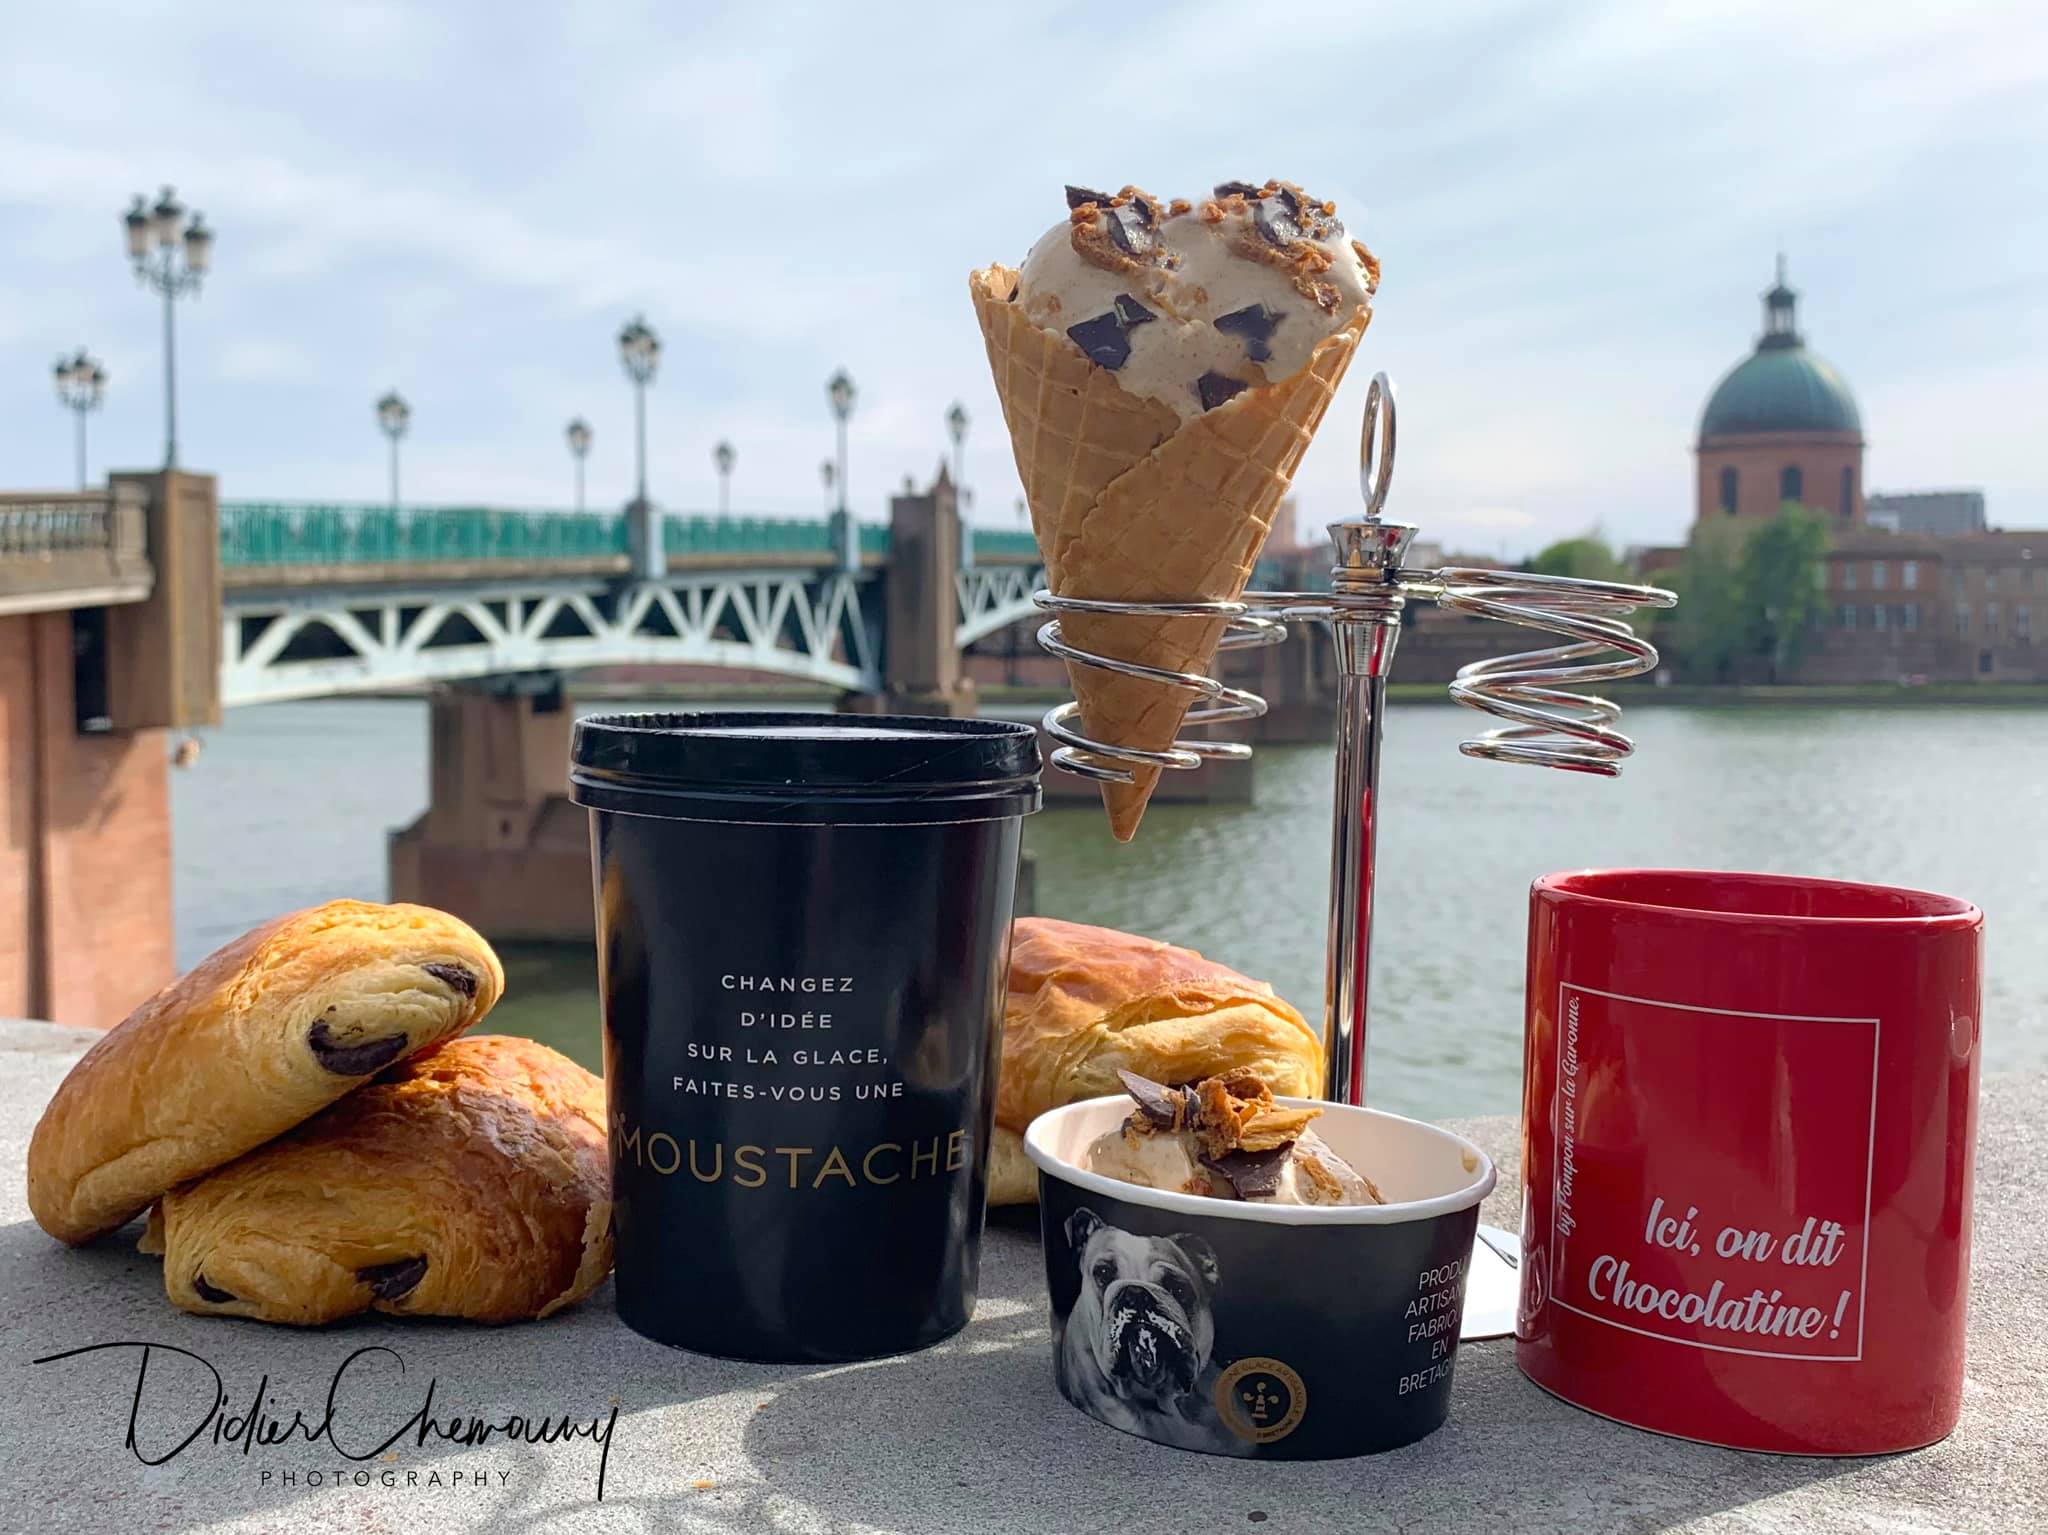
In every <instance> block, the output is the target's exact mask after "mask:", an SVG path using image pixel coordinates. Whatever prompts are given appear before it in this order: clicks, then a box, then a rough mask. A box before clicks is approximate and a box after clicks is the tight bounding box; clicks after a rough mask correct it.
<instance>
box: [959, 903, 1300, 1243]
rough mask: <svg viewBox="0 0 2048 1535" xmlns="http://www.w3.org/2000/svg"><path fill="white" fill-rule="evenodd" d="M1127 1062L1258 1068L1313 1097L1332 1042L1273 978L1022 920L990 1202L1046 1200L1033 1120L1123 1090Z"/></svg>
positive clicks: (1166, 948) (1278, 1084)
mask: <svg viewBox="0 0 2048 1535" xmlns="http://www.w3.org/2000/svg"><path fill="white" fill-rule="evenodd" d="M1119 1071H1131V1072H1134V1073H1136V1074H1137V1075H1139V1076H1141V1077H1147V1078H1149V1079H1151V1080H1152V1081H1154V1082H1162V1083H1165V1084H1167V1085H1169V1086H1182V1085H1184V1084H1186V1083H1190V1082H1197V1081H1200V1080H1201V1079H1202V1078H1204V1077H1217V1076H1234V1075H1238V1074H1243V1073H1249V1074H1250V1075H1251V1076H1254V1077H1256V1078H1257V1079H1258V1080H1259V1081H1260V1082H1262V1083H1264V1084H1265V1085H1266V1087H1267V1088H1269V1089H1270V1090H1271V1091H1273V1092H1275V1093H1278V1094H1281V1095H1283V1096H1284V1095H1300V1096H1306V1097H1313V1096H1314V1095H1316V1094H1317V1093H1320V1092H1321V1091H1322V1087H1323V1046H1322V1041H1321V1040H1320V1039H1319V1038H1318V1037H1317V1035H1316V1031H1315V1030H1314V1029H1312V1028H1311V1027H1309V1024H1308V1020H1307V1019H1305V1018H1303V1017H1302V1016H1301V1014H1300V1013H1298V1012H1296V1011H1295V1010H1294V1009H1293V1008H1292V1007H1290V1006H1288V1005H1287V1003H1286V1002H1284V1001H1282V1000H1281V999H1280V998H1279V997H1278V996H1276V995H1274V992H1273V988H1272V987H1271V986H1268V985H1267V984H1266V983H1265V982H1264V981H1254V980H1251V979H1248V978H1247V977H1245V976H1242V975H1240V974H1238V973H1237V972H1236V971H1235V970H1232V969H1231V968H1230V967H1229V966H1228V965H1219V964H1217V963H1216V962H1215V961H1214V960H1210V959H1204V958H1203V957H1202V956H1201V955H1200V954H1197V953H1196V952H1195V951H1194V950H1193V949H1182V948H1176V947H1175V946H1174V945H1172V944H1170V943H1161V942H1159V941H1158V940H1156V939H1152V938H1140V937H1138V936H1136V935H1135V934H1132V933H1120V932H1117V931H1115V930H1114V929H1112V928H1106V927H1085V926H1082V925H1081V924H1080V923H1076V922H1058V921H1054V920H1052V919H1051V918H1047V917H1021V918H1019V919H1018V921H1017V923H1016V925H1015V927H1014V928H1013V929H1012V933H1011V941H1010V989H1009V997H1008V999H1007V1001H1006V1002H1005V1004H1004V1008H1003V1072H1002V1082H1001V1085H1000V1087H999V1088H998V1090H997V1094H996V1130H995V1138H994V1141H993V1143H992V1145H991V1146H990V1156H989V1203H991V1204H999V1205H1000V1204H1030V1203H1032V1202H1034V1201H1035V1200H1036V1199H1037V1198H1038V1175H1037V1173H1036V1171H1035V1170H1034V1169H1033V1168H1032V1166H1031V1163H1030V1160H1029V1159H1028V1158H1027V1157H1026V1156H1025V1154H1024V1138H1023V1137H1024V1130H1025V1128H1026V1127H1027V1126H1028V1125H1030V1123H1031V1121H1032V1120H1033V1119H1035V1118H1037V1117H1038V1116H1039V1115H1040V1114H1042V1113H1044V1112H1045V1111H1046V1110H1047V1109H1054V1108H1058V1107H1059V1106H1060V1105H1062V1104H1066V1103H1076V1102H1079V1101H1080V1100H1081V1099H1084V1098H1100V1097H1103V1096H1106V1095H1108V1094H1112V1093H1117V1094H1120V1093H1122V1092H1123V1090H1124V1088H1123V1082H1122V1080H1121V1079H1120V1078H1119V1077H1118V1075H1117V1073H1118V1072H1119Z"/></svg>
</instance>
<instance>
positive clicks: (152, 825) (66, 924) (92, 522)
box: [0, 471, 220, 1028]
mask: <svg viewBox="0 0 2048 1535" xmlns="http://www.w3.org/2000/svg"><path fill="white" fill-rule="evenodd" d="M215 508H216V500H215V490H214V481H213V479H212V477H211V476H209V475H196V474H184V473H180V472H177V471H166V472H161V473H152V474H136V475H116V476H114V477H113V480H112V482H111V483H110V484H109V485H108V487H107V488H106V489H105V490H100V491H88V492H80V493H78V494H76V495H70V494H66V495H62V496H33V495H31V496H0V534H4V535H5V536H4V538H0V1015H5V1016H13V1017H30V1018H49V1019H54V1020H55V1021H57V1022H59V1023H71V1024H79V1025H83V1026H86V1027H91V1028H107V1027H110V1026H112V1025H113V1024H116V1023H119V1022H120V1021H121V1019H122V1018H123V1017H124V1016H125V1015H126V1014H127V1013H128V1012H129V1011H130V1010H131V1009H133V1008H134V1007H135V1006H136V1004H138V1003H139V1002H141V1001H143V1000H144V999H145V998H147V997H148V996H149V995H150V994H151V993H152V992H154V991H156V990H157V989H158V988H160V987H161V986H163V985H164V984H165V983H166V982H168V981H169V980H170V979H171V977H172V975H173V974H174V973H175V962H176V946H175V943H174V941H173V939H174V934H173V929H172V905H171V816H170V792H169V761H168V756H167V742H166V740H165V730H166V729H167V728H176V727H182V726H189V725H206V724H216V723H218V722H219V719H220V700H219V678H220V655H219V649H218V646H219V642H220V543H219V533H218V528H217V521H216V512H215Z"/></svg>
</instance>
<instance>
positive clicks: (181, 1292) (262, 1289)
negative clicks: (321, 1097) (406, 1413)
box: [143, 1035, 612, 1326]
mask: <svg viewBox="0 0 2048 1535" xmlns="http://www.w3.org/2000/svg"><path fill="white" fill-rule="evenodd" d="M143 1250H144V1251H147V1252H161V1253H162V1254H163V1255H164V1289H165V1292H166V1293H167V1294H168V1295H169V1296H170V1298H171V1300H172V1301H173V1302H174V1303H175V1304H176V1305H178V1306H180V1307H182V1308H183V1309H184V1310H186V1311H192V1312H197V1313H199V1314H201V1315H205V1316H241V1317H254V1318H256V1319H258V1320H260V1321H265V1322H286V1323H293V1324H297V1325H300V1326H316V1325H318V1324H320V1323H323V1322H332V1321H334V1320H336V1319H338V1318H340V1317H346V1316H353V1315H355V1314H356V1313H357V1312H361V1311H383V1312H390V1313H393V1314H395V1315H400V1316H447V1317H467V1318H469V1319H471V1320H473V1321H479V1322H509V1321H516V1320H519V1319H521V1318H525V1317H542V1316H546V1315H548V1314H549V1313H550V1312H553V1311H556V1310H559V1309H560V1308H561V1307H563V1306H567V1305H569V1304H571V1303H572V1302H574V1301H577V1300H580V1299H582V1298H583V1297H584V1296H586V1295H588V1294H589V1293H590V1292H591V1291H592V1290H593V1289H595V1288H596V1287H597V1285H598V1283H599V1281H601V1280H602V1279H603V1278H604V1276H605V1275H606V1274H608V1273H609V1272H610V1271H611V1266H612V1241H611V1169H610V1163H609V1161H608V1159H607V1155H606V1151H605V1129H604V1083H603V1082H601V1081H600V1080H599V1079H598V1078H596V1077H594V1076H592V1075H591V1074H590V1073H589V1072H587V1071H585V1070H584V1069H583V1068H582V1067H581V1066H579V1065H577V1064H576V1063H575V1062H574V1061H572V1060H570V1059H568V1058H567V1057H566V1056H563V1055H559V1054H557V1053H556V1052H555V1051H553V1050H550V1049H549V1048H548V1047H547V1046H546V1045H540V1044H535V1043H534V1042H533V1041H531V1040H526V1039H512V1038H508V1037H503V1036H499V1035H482V1036H472V1037H470V1038H467V1039H456V1040H451V1041H449V1042H448V1043H447V1044H445V1045H442V1046H441V1047H440V1048H438V1049H436V1050H430V1051H427V1052H425V1053H423V1054H421V1055H417V1056H414V1057H413V1058H412V1059H411V1060H409V1061H405V1062H403V1063H401V1064H400V1065H397V1066H394V1067H392V1068H391V1069H390V1070H389V1071H387V1072H385V1073H384V1074H383V1075H382V1076H380V1077H379V1078H377V1080H376V1081H374V1082H372V1083H370V1084H369V1085H368V1086H367V1087H363V1088H361V1089H359V1090H358V1091H356V1092H353V1093H351V1094H349V1095H348V1097H346V1098H344V1099H343V1100H342V1101H341V1102H339V1103H337V1104H335V1105H334V1106H333V1107H332V1108H330V1109H328V1110H326V1111H325V1112H324V1113H322V1114H320V1115H318V1116H317V1117H315V1118H313V1119H311V1120H308V1121H307V1122H306V1123H305V1124H303V1125H300V1126H299V1127H298V1128H297V1129H296V1130H293V1131H291V1132H290V1133H289V1134H287V1135H285V1136H283V1137H282V1138H281V1139H278V1140H275V1141H273V1142H271V1143H270V1144H269V1145H267V1146H264V1147H262V1148H260V1149H258V1150H256V1151H252V1152H250V1153H249V1154H248V1155H247V1156H244V1157H242V1158H240V1159H239V1160H237V1161H234V1162H231V1163H229V1164H228V1165H227V1166H226V1167H223V1168H221V1169H219V1170H218V1171H217V1172H214V1173H211V1174H209V1175H208V1176H206V1177H204V1178H201V1179H199V1180H198V1181H197V1182H195V1183H191V1184H188V1185H186V1186H185V1187H183V1188H179V1189H174V1190H172V1191H171V1192H170V1193H168V1194H166V1195H165V1196H164V1198H163V1202H162V1203H161V1205H160V1206H159V1207H158V1213H157V1215H156V1216H155V1217H153V1218H152V1219H151V1222H150V1229H149V1230H148V1232H146V1233H145V1235H144V1239H143Z"/></svg>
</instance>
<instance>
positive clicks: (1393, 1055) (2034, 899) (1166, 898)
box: [172, 699, 2048, 1117]
mask: <svg viewBox="0 0 2048 1535" xmlns="http://www.w3.org/2000/svg"><path fill="white" fill-rule="evenodd" d="M608 707H609V706H608ZM1475 718H1476V717H1475V716H1472V715H1469V714H1467V713H1466V711H1464V710H1460V709H1455V708H1450V707H1447V706H1443V705H1436V704H1406V705H1404V704H1397V705H1395V706H1394V708H1393V710H1392V712H1391V714H1390V716H1389V718H1388V725H1387V739H1386V747H1385V755H1384V759H1383V764H1382V775H1383V788H1382V795H1381V799H1382V804H1383V807H1384V808H1383V811H1382V820H1381V826H1380V886H1379V893H1378V901H1377V911H1376V926H1375V939H1374V941H1375V944H1376V953H1375V964H1374V971H1373V986H1372V1018H1371V1034H1370V1041H1371V1058H1370V1062H1369V1067H1368V1070H1369V1075H1370V1083H1371V1085H1370V1089H1369V1091H1370V1097H1371V1100H1372V1101H1373V1102H1374V1103H1375V1104H1376V1105H1378V1106H1380V1107H1383V1108H1390V1109H1395V1110H1398V1111H1400V1112H1404V1113H1411V1114H1418V1115H1423V1116H1431V1117H1434V1116H1443V1115H1452V1114H1480V1113H1505V1112H1510V1111H1512V1110H1513V1109H1514V1108H1515V1106H1516V1104H1517V1102H1518V1100H1519V1093H1520V1076H1521V1026H1522V1024H1521V1017H1522V961H1523V939H1524V929H1525V919H1526V908H1527V895H1526V892H1527V887H1528V884H1529V881H1530V880H1531V879H1532V878H1534V877H1535V876H1537V875H1539V874H1543V873H1546V872H1549V871H1551V870H1555V869H1563V868H1571V867H1583V866H1598V865H1622V864H1643V865H1658V864H1662V865H1672V864H1678V865H1686V866H1693V867H1704V868H1747V869H1755V870H1761V871H1766V872H1778V873H1803V874H1819V875H1828V876H1835V877H1841V878H1851V879H1865V880H1874V881H1879V882H1885V883H1894V884H1907V885H1917V886H1921V887H1924V888H1927V889H1932V890H1937V891H1941V892H1944V893H1947V894H1953V895H1960V896H1964V897H1967V898H1969V899H1971V900H1973V901H1975V902H1976V903H1977V904H1978V905H1979V906H1981V907H1982V908H1983V909H1984V911H1985V913H1986V915H1987V918H1988V927H1987V949H1988V968H1987V979H1986V994H1985V999H1984V1009H1983V1012H1984V1039H1985V1062H1986V1068H1987V1069H1988V1070H1993V1071H1995V1070H1999V1069H2001V1068H2012V1067H2017V1066H2022V1065H2035V1064H2041V1063H2044V1062H2048V711H2044V710H2038V709H2026V708H2011V707H1983V708H1979V707H1974V706H1967V705H1957V706H1943V707H1923V708H1902V709H1877V708H1850V707H1831V708H1804V707H1792V706H1786V705H1772V706H1768V707H1753V708H1749V709H1740V708H1685V707H1646V708H1642V709H1639V710H1634V711H1632V712H1631V715H1630V719H1629V728H1630V730H1631V731H1632V733H1633V734H1634V735H1635V737H1636V740H1637V744H1638V753H1637V756H1636V757H1635V758H1634V759H1633V760H1632V761H1631V762H1630V763H1629V765H1628V767H1627V769H1626V770H1625V771H1624V772H1623V774H1622V776H1621V777H1620V778H1619V779H1617V780H1612V781H1604V780H1600V779H1594V778H1586V777H1581V776H1579V775H1576V774H1570V773H1555V772H1544V771H1540V770H1534V769H1529V768H1520V767H1509V766H1504V765H1499V764H1494V763H1485V762H1475V761H1470V760H1467V759H1465V758H1463V757H1460V756H1459V755H1458V754H1457V750H1456V745H1457V742H1458V740H1459V739H1460V738H1461V737H1462V736H1464V735H1465V734H1467V733H1469V731H1470V730H1471V729H1472V728H1473V725H1474V722H1475ZM1330 774H1331V754H1330V751H1329V749H1328V748H1327V747H1323V746H1301V747H1264V748H1261V749H1260V751H1259V756H1258V764H1257V770H1256V783H1255V795H1256V803H1254V804H1252V805H1249V806H1172V805H1162V806H1157V807H1155V808H1154V809H1153V810H1151V811H1150V813H1149V814H1148V815H1147V817H1146V820H1145V824H1144V828H1143V830H1142V831H1141V832H1140V833H1139V836H1138V840H1137V841H1136V842H1135V843H1133V844H1132V845H1130V846H1128V847H1118V846H1117V845H1116V844H1115V843H1114V842H1112V841H1111V840H1110V837H1109V834H1108V831H1107V830H1106V828H1105V826H1104V823H1103V820H1102V817H1101V814H1100V812H1099V811H1097V810H1094V809H1062V810H1057V811H1048V812H1044V813H1042V814H1040V815H1038V816H1036V817H1034V818H1033V819H1032V820H1031V821H1030V822H1029V823H1028V825H1027V829H1026V835H1025V845H1026V847H1027V848H1028V849H1029V850H1030V851H1031V852H1033V853H1034V854H1035V855H1036V857H1037V860H1038V900H1039V909H1040V910H1041V911H1042V912H1044V913H1046V914H1048V915H1053V916H1062V917H1069V918H1072V919H1074V920H1077V921H1085V922H1100V923H1105V924H1108V925H1111V926H1115V927H1125V928H1130V929H1133V930H1136V931H1140V932H1145V933H1149V934H1152V935H1154V936H1157V937H1162V938H1168V939H1171V940H1173V941H1174V942H1176V943H1183V944H1188V945H1190V946H1192V947H1194V948H1198V949H1200V950H1202V951H1203V952H1204V953H1206V954H1209V955H1212V956H1214V957H1215V958H1218V959H1221V960H1224V961H1227V962H1228V963H1230V964H1233V965H1235V966H1237V967H1238V968H1239V969H1242V970H1244V971H1246V972H1247V973H1249V974H1252V975H1255V976H1259V977H1262V978H1264V979H1266V980H1269V981H1271V982H1272V983H1273V984H1274V985H1275V986H1276V987H1277V988H1279V990H1280V992H1281V993H1282V994H1283V995H1284V996H1286V997H1288V998H1289V999H1290V1000H1292V1001H1293V1002H1294V1003H1295V1005H1296V1006H1298V1007H1300V1008H1301V1009H1302V1011H1303V1012H1305V1013H1307V1014H1308V1015H1309V1016H1310V1017H1311V1018H1315V1017H1318V1016H1319V1015H1320V1009H1321V997H1322V985H1323V922H1324V907H1325V890H1326V886H1327V881H1328V856H1329V855H1328V846H1329V843H1328V837H1329V814H1330ZM426 782H427V733H426V706H425V704H424V703H421V702H415V701H409V700H392V699H331V700H323V701H319V702H310V703H296V704H273V705H269V706H265V707H259V708H250V709H242V710H237V711H235V712H234V713H232V714H230V715H229V716H228V720H227V724H226V725H225V726H224V727H222V728H221V729H218V730H214V731H209V732H206V736H205V751H204V753H203V755H202V756H201V757H200V759H199V761H198V762H197V763H196V764H195V765H194V766H193V767H191V768H189V769H187V770H184V771H181V772H176V773H174V774H173V777H172V818H173V830H174V836H175V839H176V843H175V847H176V898H177V921H178V953H179V959H180V963H181V964H185V965H189V964H191V963H193V962H195V961H196V960H198V959H199V958H201V957H202V956H203V955H205V954H206V953H208V952H209V951H210V950H212V949H213V948H215V947H217V946H218V945H219V944H221V943H224V942H226V941H227V940H229V939H230V938H233V937H235V936H236V935H237V934H239V933H241V932H242V931H243V930H245V929H246V928H248V927H251V926H253V925H254V924H256V923H257V922H260V921H262V920H263V919H265V918H267V917H269V916H272V915H274V914H275V913H277V912H280V911H285V910H289V909H292V908H294V907H299V906H306V905H311V904H314V903H316V902H319V901H322V900H326V899H330V898H333V897H336V896H344V895H347V896H358V897H363V898H366V899H373V900H375V899H382V898H383V897H384V896H385V894H386V875H385V851H384V848H385V835H386V833H387V832H388V831H389V830H390V829H392V828H395V827H398V826H402V825H404V824H406V823H407V822H409V821H410V820H412V818H413V817H414V816H415V815H417V814H418V813H419V811H420V809H421V808H422V806H423V805H424V802H425V799H426ZM505 958H506V968H507V972H508V975H509V978H510V980H509V986H508V993H507V998H506V1001H505V1002H504V1003H503V1004H502V1005H501V1006H500V1007H499V1009H498V1011H497V1012H496V1013H494V1014H493V1015H492V1020H491V1024H490V1026H491V1027H494V1028H496V1029H498V1030H500V1031H506V1032H510V1031H517V1032H521V1033H527V1034H531V1035H533V1036H535V1037H537V1038H541V1039H545V1040H547V1041H548V1042H549V1043H551V1044H554V1045H556V1046H557V1047H559V1048H561V1049H563V1050H566V1051H567V1052H568V1053H570V1054H571V1055H574V1056H576V1057H577V1058H579V1059H580V1060H582V1061H584V1062H585V1063H586V1064H587V1065H590V1066H591V1067H593V1068H596V1066H597V1065H598V1044H597V1000H596V995H595V976H596V971H595V964H594V961H593V959H592V958H591V956H590V955H589V954H588V953H587V952H585V951H583V950H581V949H562V948H549V947H532V948H513V949H510V950H509V951H508V952H507V953H506V955H505Z"/></svg>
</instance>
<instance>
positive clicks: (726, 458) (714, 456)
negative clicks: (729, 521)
mask: <svg viewBox="0 0 2048 1535" xmlns="http://www.w3.org/2000/svg"><path fill="white" fill-rule="evenodd" d="M738 458H739V455H738V454H737V453H735V452H734V451H733V446H732V444H731V443H729V442H724V441H721V442H720V443H719V444H718V446H717V447H715V448H713V449H712V450H711V462H712V465H713V466H714V467H715V468H716V469H717V470H718V515H719V516H721V517H723V516H725V515H726V513H727V512H729V511H731V510H732V466H733V464H734V463H735V462H736V461H737V460H738Z"/></svg>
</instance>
